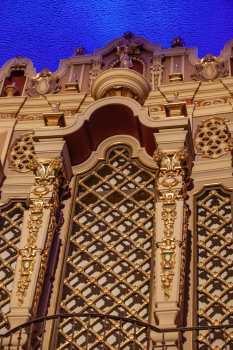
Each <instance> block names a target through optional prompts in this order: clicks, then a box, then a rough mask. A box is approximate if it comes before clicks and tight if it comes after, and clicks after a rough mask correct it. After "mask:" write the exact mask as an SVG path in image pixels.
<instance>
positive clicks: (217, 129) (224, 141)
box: [195, 117, 232, 159]
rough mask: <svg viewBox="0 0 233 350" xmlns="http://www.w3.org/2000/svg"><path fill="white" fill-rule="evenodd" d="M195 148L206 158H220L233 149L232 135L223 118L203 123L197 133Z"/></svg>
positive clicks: (211, 119)
mask: <svg viewBox="0 0 233 350" xmlns="http://www.w3.org/2000/svg"><path fill="white" fill-rule="evenodd" d="M195 147H196V151H197V153H198V154H201V155H202V156H203V157H206V158H213V159H216V158H219V157H221V156H223V155H224V154H226V153H227V152H229V151H230V149H231V148H232V143H231V135H230V132H229V130H228V127H227V124H226V122H225V120H224V119H222V118H216V117H213V118H210V119H207V120H205V121H204V122H202V123H201V124H200V125H199V127H198V129H197V132H196V136H195Z"/></svg>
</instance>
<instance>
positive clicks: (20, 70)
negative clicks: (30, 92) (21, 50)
mask: <svg viewBox="0 0 233 350" xmlns="http://www.w3.org/2000/svg"><path fill="white" fill-rule="evenodd" d="M33 74H35V70H34V68H33V65H32V62H31V60H29V59H27V58H24V57H16V58H14V59H11V60H9V61H7V62H6V64H5V65H4V66H3V67H2V69H1V72H0V79H1V81H2V90H1V96H8V97H12V96H21V95H23V94H24V91H25V86H26V83H27V78H28V77H30V76H32V75H33Z"/></svg>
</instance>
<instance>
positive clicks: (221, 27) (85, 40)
mask: <svg viewBox="0 0 233 350" xmlns="http://www.w3.org/2000/svg"><path fill="white" fill-rule="evenodd" d="M0 18H1V42H0V65H2V64H3V63H4V62H5V61H6V60H7V59H9V58H12V57H15V56H17V55H20V56H26V57H28V58H30V59H32V61H33V63H34V65H35V66H36V68H37V70H41V69H42V68H45V67H48V68H49V69H50V70H53V71H54V70H56V69H57V67H58V63H59V60H60V59H61V58H65V57H70V56H72V54H73V52H74V49H75V48H76V47H80V46H84V47H85V48H86V52H87V53H91V52H93V51H94V50H95V49H96V48H101V47H104V46H105V45H106V44H107V43H108V42H109V41H111V40H113V39H116V38H117V37H120V36H121V35H122V34H123V33H124V32H126V31H132V32H134V33H135V34H136V35H140V36H144V37H145V38H146V39H148V40H150V41H152V42H153V43H156V44H160V45H161V46H162V47H169V46H170V41H171V40H172V39H173V38H174V37H175V36H178V35H179V36H182V37H183V39H184V41H185V43H186V46H187V47H198V54H199V56H200V57H202V56H204V55H205V54H207V53H212V54H215V55H219V53H220V51H221V49H222V48H223V46H224V44H225V43H226V42H227V41H228V40H229V39H231V38H233V1H232V0H211V1H210V0H207V1H205V0H196V1H195V0H178V1H172V0H128V1H125V0H86V1H85V0H34V1H32V0H1V1H0Z"/></svg>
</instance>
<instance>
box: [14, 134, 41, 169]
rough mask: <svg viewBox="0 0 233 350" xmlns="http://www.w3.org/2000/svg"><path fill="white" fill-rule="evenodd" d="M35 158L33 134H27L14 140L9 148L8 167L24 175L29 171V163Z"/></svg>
mask: <svg viewBox="0 0 233 350" xmlns="http://www.w3.org/2000/svg"><path fill="white" fill-rule="evenodd" d="M34 157H35V150H34V143H33V134H32V133H28V134H25V135H22V136H21V137H19V138H18V139H16V141H15V143H14V144H13V146H12V148H11V153H10V165H11V167H13V168H14V170H16V171H18V172H21V173H25V172H28V171H30V170H31V169H30V163H31V161H32V160H33V159H34Z"/></svg>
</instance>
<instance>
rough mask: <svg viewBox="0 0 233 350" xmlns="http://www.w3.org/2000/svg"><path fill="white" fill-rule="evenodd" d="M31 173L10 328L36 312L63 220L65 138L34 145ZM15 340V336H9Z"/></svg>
mask: <svg viewBox="0 0 233 350" xmlns="http://www.w3.org/2000/svg"><path fill="white" fill-rule="evenodd" d="M30 168H31V170H32V172H33V174H34V176H33V185H32V187H31V189H30V193H29V208H28V210H26V211H25V214H24V219H23V227H22V232H23V235H22V236H21V241H20V245H19V255H18V258H17V263H16V269H15V277H14V287H13V292H12V295H11V302H10V313H9V315H8V318H9V322H10V326H11V328H14V327H16V326H18V325H20V324H22V323H23V322H26V321H27V320H28V319H29V318H30V317H31V316H33V315H34V314H35V313H36V310H37V307H38V302H39V298H40V294H41V289H42V286H43V282H44V277H45V272H46V266H47V261H48V257H49V254H50V248H51V244H52V241H53V237H54V234H56V232H57V231H58V230H59V227H60V225H61V222H62V220H61V219H62V213H61V198H60V197H61V196H60V193H61V191H62V189H63V188H65V186H66V183H68V181H69V179H70V177H71V168H70V162H69V157H68V153H67V149H66V145H65V142H64V140H62V139H59V140H56V142H52V140H46V139H45V140H43V141H42V142H37V143H36V145H35V158H34V159H33V160H32V161H31V163H30ZM14 341H15V342H16V344H17V339H13V340H12V344H14Z"/></svg>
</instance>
